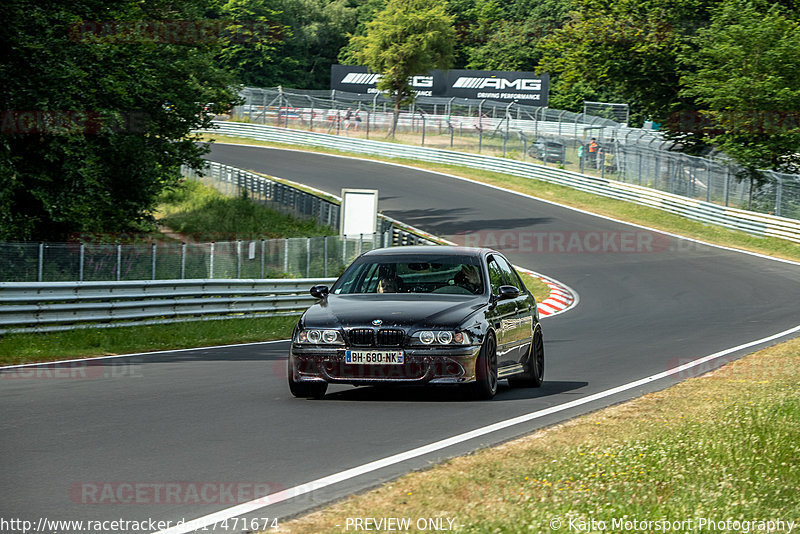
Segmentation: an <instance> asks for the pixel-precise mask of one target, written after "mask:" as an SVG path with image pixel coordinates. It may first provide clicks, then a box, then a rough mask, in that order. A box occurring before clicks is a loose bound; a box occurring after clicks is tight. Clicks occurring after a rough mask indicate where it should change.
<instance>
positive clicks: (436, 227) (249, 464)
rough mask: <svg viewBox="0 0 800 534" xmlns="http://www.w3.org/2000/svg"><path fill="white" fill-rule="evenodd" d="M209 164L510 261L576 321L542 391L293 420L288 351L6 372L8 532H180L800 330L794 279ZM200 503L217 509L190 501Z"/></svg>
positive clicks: (616, 238) (404, 179)
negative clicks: (156, 525) (369, 211)
mask: <svg viewBox="0 0 800 534" xmlns="http://www.w3.org/2000/svg"><path fill="white" fill-rule="evenodd" d="M209 158H210V159H213V160H215V161H219V162H222V163H227V164H230V165H235V166H238V167H240V168H245V169H252V170H256V171H260V172H265V173H268V174H272V175H275V176H279V177H283V178H287V179H290V180H295V181H298V182H302V183H305V184H308V185H310V186H313V187H316V188H319V189H322V190H324V191H327V192H329V193H332V194H336V195H338V194H339V193H340V190H341V188H343V187H353V188H376V189H379V190H380V209H381V210H382V211H383V212H384V213H385V214H387V215H389V216H391V217H394V218H396V219H398V220H401V221H403V222H406V223H409V224H413V225H415V226H418V227H420V228H422V229H424V230H426V231H428V232H432V233H434V234H438V235H442V236H445V237H448V238H450V239H453V240H455V241H457V242H460V243H464V242H467V243H470V244H475V243H477V244H480V245H487V244H489V245H491V244H495V246H499V245H497V243H503V244H505V245H507V246H506V247H504V250H505V252H506V253H507V255H508V256H509V257H510V259H511V260H512V261H513V262H514V263H516V264H517V265H521V266H524V267H528V268H530V269H533V270H536V271H539V272H542V273H545V274H548V275H550V276H552V277H554V278H556V279H558V280H560V281H561V282H563V283H565V284H567V285H569V286H570V287H571V288H573V289H574V290H576V291H577V293H578V294H579V296H580V304H579V305H578V306H577V307H576V308H574V309H572V310H571V311H569V312H568V313H565V314H562V315H559V316H556V317H552V318H547V319H544V320H543V327H544V334H545V350H546V357H547V363H546V373H545V380H546V383H545V385H544V386H543V387H542V388H541V389H532V390H510V389H508V388H507V387H505V385H504V383H503V385H502V386H501V390H500V392H499V393H498V395H497V397H496V398H495V399H494V400H493V401H490V402H465V401H463V400H460V399H459V398H458V397H456V396H454V395H453V392H451V391H450V390H427V389H418V388H409V389H397V390H391V389H390V390H383V389H376V388H358V389H356V388H351V387H345V386H337V387H332V388H330V389H329V390H328V391H329V393H328V395H327V397H326V399H325V400H323V401H313V400H299V399H294V398H292V397H291V396H290V394H289V391H288V388H287V385H286V378H285V356H286V350H287V344H286V343H285V342H278V343H269V344H257V345H247V346H238V347H229V348H212V349H197V350H190V351H178V352H169V353H159V354H154V355H144V356H135V357H130V358H120V359H107V360H98V361H97V362H94V363H93V364H90V365H86V364H80V365H74V364H73V365H71V366H70V365H62V366H57V367H44V368H38V370H36V371H35V372H34V371H32V370H30V369H27V370H25V371H24V372H23V371H21V370H18V369H17V370H13V369H12V370H7V371H4V372H0V403H1V404H0V405H2V412H0V436H2V437H0V458H2V460H0V461H1V462H2V466H1V471H2V473H3V475H2V477H0V485H2V489H0V495H1V496H2V499H0V517H2V518H20V519H24V520H30V521H34V522H36V521H38V520H39V518H42V517H46V518H47V519H48V520H57V519H60V520H66V519H75V520H101V519H106V520H113V519H120V518H122V519H128V520H145V519H148V518H153V519H156V520H164V521H167V520H171V521H173V523H174V522H175V521H178V520H180V519H185V520H187V521H188V520H191V519H195V518H197V517H200V516H203V515H206V514H209V513H212V512H216V511H219V510H223V509H227V508H230V507H231V506H233V505H234V504H237V503H238V502H240V501H248V500H251V499H252V498H254V497H258V496H259V495H260V494H262V493H263V492H265V491H266V492H268V493H274V492H277V491H281V490H283V489H286V488H292V487H294V486H298V485H300V484H304V483H306V482H309V481H313V480H316V479H319V478H321V477H325V476H327V475H332V474H334V473H338V472H341V471H343V470H346V469H349V468H353V467H356V466H360V465H363V464H366V463H368V462H371V461H373V460H377V459H381V458H384V457H387V456H390V455H393V454H396V453H401V452H404V451H407V450H409V449H414V448H416V447H420V446H423V445H426V444H429V443H432V442H436V441H438V440H442V439H445V438H448V437H451V436H454V435H458V434H461V433H464V432H466V431H469V430H473V429H477V428H480V427H483V426H486V425H488V424H491V423H495V422H498V421H502V420H506V419H509V418H511V417H515V416H519V415H523V414H528V413H531V412H535V411H538V410H542V409H544V408H549V407H553V406H557V405H559V404H563V403H566V402H570V401H575V400H576V399H581V398H584V397H586V396H588V395H591V394H594V393H598V392H602V391H605V390H608V389H610V388H613V387H615V386H618V385H621V384H626V383H629V382H632V381H635V380H638V379H641V378H643V377H648V376H651V375H654V374H657V373H661V372H663V371H665V370H668V369H671V368H673V367H675V366H676V365H678V364H680V363H684V362H686V361H689V360H694V359H697V358H700V357H703V356H706V355H709V354H713V353H716V352H718V351H721V350H723V349H728V348H731V347H737V346H739V345H742V344H745V343H748V342H751V341H754V340H758V339H761V338H764V337H767V336H770V335H772V334H776V333H778V332H782V331H784V330H787V329H790V328H792V327H795V326H797V325H798V324H800V299H798V295H800V266H799V265H797V264H792V263H786V262H778V261H772V260H768V259H764V258H760V257H756V256H753V255H747V254H743V253H738V252H733V251H728V250H724V249H720V248H715V247H711V246H706V245H702V244H696V243H693V242H690V241H684V240H680V239H676V238H671V237H668V236H665V235H663V234H658V233H654V232H651V231H648V230H643V229H640V228H636V227H632V226H628V225H625V224H622V223H618V222H614V221H611V220H607V219H603V218H599V217H595V216H591V215H587V214H584V213H580V212H577V211H573V210H569V209H566V208H563V207H559V206H556V205H552V204H548V203H544V202H539V201H535V200H532V199H529V198H525V197H522V196H519V195H514V194H511V193H507V192H503V191H499V190H495V189H491V188H487V187H484V186H481V185H477V184H473V183H469V182H464V181H458V180H456V179H454V178H450V177H446V176H442V175H435V174H430V173H425V172H422V171H418V170H412V169H409V168H404V167H400V166H392V165H384V164H380V163H372V162H366V161H361V160H352V159H346V158H338V157H331V156H325V155H314V154H309V153H301V152H294V151H288V150H274V149H259V148H248V147H236V146H224V145H217V146H216V147H215V148H214V150H213V152H212V154H211V155H210V156H209ZM556 200H557V199H556ZM465 234H466V235H465ZM454 236H455V237H454ZM520 243H521V245H522V246H517V245H519V244H520ZM755 348H758V347H753V348H748V349H746V350H738V351H734V352H732V353H731V354H730V355H729V356H727V357H725V358H721V359H720V360H721V361H723V362H724V361H728V360H729V359H731V358H733V357H737V356H741V355H742V354H744V353H747V352H751V351H752V350H755ZM714 365H716V364H715V363H711V364H706V365H705V366H703V367H702V368H701V370H703V371H705V370H708V369H709V368H711V367H713V366H714ZM697 372H699V371H689V372H687V373H686V374H684V375H681V376H680V377H674V378H666V379H662V380H657V381H653V382H651V383H649V384H647V385H643V386H641V387H636V388H633V389H629V390H627V391H625V392H622V393H620V394H616V395H611V396H607V397H605V398H603V399H602V400H598V401H596V402H590V403H586V404H584V405H582V406H579V407H576V408H573V409H569V410H564V411H560V412H557V413H553V414H551V415H548V416H545V417H541V418H538V419H536V420H534V421H530V422H528V423H525V424H520V425H515V426H512V427H509V428H506V429H504V430H501V431H498V432H495V433H491V434H488V435H484V436H482V437H479V438H477V439H471V440H467V441H464V442H462V443H460V444H458V445H455V446H452V447H447V448H444V449H441V450H439V451H437V452H433V453H430V454H425V455H422V456H419V457H416V458H413V459H409V460H406V461H403V462H400V463H396V464H393V465H391V466H388V467H385V468H382V469H379V470H376V471H373V472H369V473H366V474H363V475H361V476H358V477H355V478H351V479H348V480H345V481H343V482H340V483H337V484H333V485H331V486H328V487H326V488H323V489H321V490H318V491H314V492H311V493H308V494H306V495H304V496H301V497H297V498H294V499H289V500H286V501H284V502H281V503H278V504H275V505H272V506H269V507H267V508H263V509H261V510H259V511H256V512H252V513H250V514H249V515H248V517H276V516H278V517H286V516H287V515H290V514H296V513H298V512H301V511H303V510H308V509H309V508H311V507H314V506H319V505H321V504H324V503H326V502H330V501H331V500H333V499H336V498H339V497H342V496H344V495H347V494H349V493H352V492H354V491H358V490H363V489H365V488H367V487H370V486H373V485H375V484H377V483H379V482H381V481H383V480H387V479H390V478H392V477H395V476H397V475H399V474H402V473H404V472H407V471H409V470H411V469H415V468H420V467H424V466H426V465H429V464H430V462H435V461H437V460H441V459H443V458H446V457H449V456H452V455H456V454H460V453H464V452H466V451H469V450H474V449H476V448H479V447H482V446H486V445H490V444H493V443H498V442H501V441H504V440H507V439H509V438H512V437H515V436H519V435H523V434H526V433H529V432H531V431H532V430H535V429H536V428H539V427H542V426H545V425H548V424H552V423H555V422H558V421H562V420H565V419H567V418H569V417H572V416H574V415H576V414H578V413H585V412H588V411H591V410H595V409H597V408H600V407H602V406H605V405H609V404H612V403H615V402H620V401H622V400H624V399H627V398H631V397H634V396H638V395H640V394H642V393H644V392H647V391H651V390H654V389H659V388H662V387H665V386H667V385H669V384H671V383H674V382H675V380H677V379H678V378H683V377H684V376H690V375H693V374H697ZM168 485H171V486H169V487H170V488H172V489H171V490H168V489H167V487H168ZM203 485H205V487H206V489H207V490H208V491H207V492H206V493H207V494H206V495H198V494H196V493H193V491H194V490H195V489H197V488H202V487H203ZM148 488H149V489H148ZM137 491H138V493H137ZM170 491H171V492H172V493H170ZM249 492H256V493H257V494H256V495H255V496H253V495H251V493H249Z"/></svg>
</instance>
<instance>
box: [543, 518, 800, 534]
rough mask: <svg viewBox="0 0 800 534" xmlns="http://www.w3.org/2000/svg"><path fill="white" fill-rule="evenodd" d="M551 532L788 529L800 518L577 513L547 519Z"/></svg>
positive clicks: (747, 531) (764, 530) (775, 530)
mask: <svg viewBox="0 0 800 534" xmlns="http://www.w3.org/2000/svg"><path fill="white" fill-rule="evenodd" d="M549 526H550V530H551V531H553V532H558V531H561V532H565V533H566V532H570V533H571V532H674V533H681V532H741V533H743V534H749V533H751V532H786V533H787V534H788V533H790V532H792V531H793V530H794V528H795V526H800V522H798V521H795V520H785V519H730V518H727V519H712V518H708V517H694V518H689V519H676V520H671V519H667V518H661V519H644V520H642V519H634V518H631V517H629V516H624V517H616V518H611V519H608V520H601V519H586V518H577V517H564V518H560V517H554V518H551V519H550V525H549Z"/></svg>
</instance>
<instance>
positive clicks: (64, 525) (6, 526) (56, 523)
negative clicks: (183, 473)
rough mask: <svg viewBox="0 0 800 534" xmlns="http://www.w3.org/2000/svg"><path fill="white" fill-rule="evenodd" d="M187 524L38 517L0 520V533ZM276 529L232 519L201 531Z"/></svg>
mask: <svg viewBox="0 0 800 534" xmlns="http://www.w3.org/2000/svg"><path fill="white" fill-rule="evenodd" d="M186 522H188V521H187V520H186V519H181V520H178V521H162V520H157V519H153V518H149V517H148V518H147V519H141V520H131V519H121V518H120V519H104V520H92V519H77V520H75V519H71V520H63V519H50V518H47V517H40V518H38V519H36V520H34V521H32V520H28V519H20V518H5V517H0V532H3V533H9V534H17V533H20V534H29V533H31V532H42V533H52V532H75V533H87V534H105V533H107V532H115V533H118V532H128V533H131V534H139V533H145V532H146V533H150V532H159V531H162V530H166V529H168V528H172V527H180V526H181V525H182V524H184V523H186ZM277 528H278V519H277V518H275V517H253V518H231V519H225V520H222V521H219V522H218V523H214V524H212V525H207V526H205V527H204V528H203V531H204V532H205V531H208V532H214V531H216V532H261V531H266V530H274V529H277Z"/></svg>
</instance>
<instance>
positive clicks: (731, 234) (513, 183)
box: [204, 134, 800, 261]
mask: <svg viewBox="0 0 800 534" xmlns="http://www.w3.org/2000/svg"><path fill="white" fill-rule="evenodd" d="M204 139H206V140H210V139H216V140H218V141H220V142H224V143H236V144H252V145H260V146H270V147H276V148H295V149H298V150H305V151H309V152H319V153H323V154H339V155H348V156H354V157H358V158H362V159H372V160H376V161H388V162H392V163H401V164H404V165H409V166H411V167H417V168H420V169H425V170H431V171H437V172H443V173H447V174H453V175H456V176H462V177H464V178H469V179H471V180H476V181H479V182H483V183H486V184H490V185H496V186H499V187H504V188H506V189H511V190H513V191H518V192H520V193H525V194H528V195H531V196H534V197H537V198H541V199H543V200H548V201H552V202H558V203H559V204H564V205H567V206H572V207H575V208H579V209H582V210H586V211H589V212H592V213H596V214H598V215H605V216H607V217H613V218H615V219H620V220H623V221H628V222H631V223H634V224H639V225H642V226H647V227H650V228H655V229H658V230H663V231H665V232H670V233H674V234H679V235H683V236H686V237H691V238H695V239H700V240H702V241H706V242H709V243H714V244H717V245H722V246H726V247H732V248H738V249H742V250H748V251H751V252H758V253H760V254H765V255H768V256H775V257H779V258H785V259H790V260H796V261H800V245H798V244H796V243H793V242H791V241H787V240H784V239H778V238H774V237H764V238H762V237H757V236H754V235H750V234H747V233H745V232H740V231H736V230H729V229H727V228H723V227H721V226H714V225H710V224H704V223H701V222H698V221H693V220H691V219H686V218H684V217H680V216H678V215H674V214H671V213H668V212H665V211H661V210H658V209H655V208H651V207H648V206H639V205H637V204H633V203H629V202H624V201H621V200H614V199H610V198H604V197H601V196H597V195H592V194H590V193H585V192H583V191H577V190H575V189H571V188H569V187H564V186H560V185H556V184H550V183H547V182H542V181H539V180H532V179H528V178H521V177H517V176H511V175H507V174H501V173H497V172H489V171H481V170H476V169H468V168H465V167H458V166H454V165H439V164H433V163H425V162H420V161H416V160H411V159H404V158H382V157H377V156H370V155H366V154H358V153H349V152H342V151H337V150H330V149H324V148H319V147H306V146H298V145H290V144H282V143H271V142H266V141H257V140H254V139H248V138H243V137H228V136H223V135H208V134H206V135H205V136H204Z"/></svg>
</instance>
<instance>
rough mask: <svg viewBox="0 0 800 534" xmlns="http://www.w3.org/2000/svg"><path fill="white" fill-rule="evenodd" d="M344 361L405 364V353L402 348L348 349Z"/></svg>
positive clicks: (363, 363) (361, 363) (367, 363)
mask: <svg viewBox="0 0 800 534" xmlns="http://www.w3.org/2000/svg"><path fill="white" fill-rule="evenodd" d="M344 361H345V363H352V364H357V365H403V363H405V355H404V354H403V351H402V350H348V351H345V353H344Z"/></svg>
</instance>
